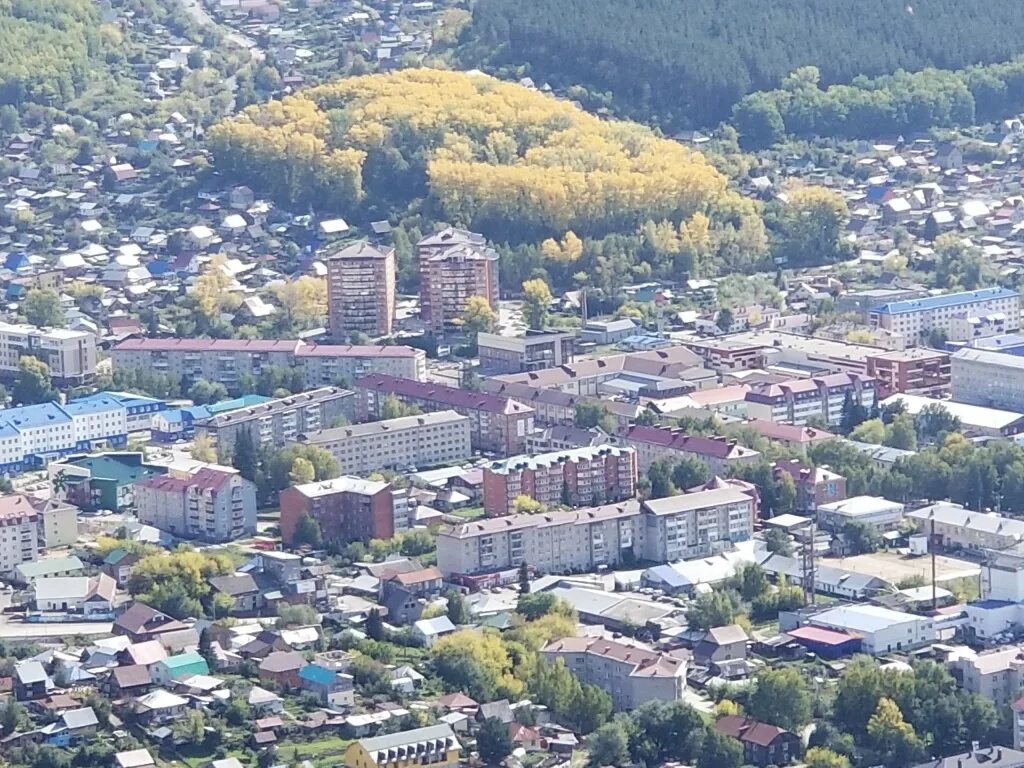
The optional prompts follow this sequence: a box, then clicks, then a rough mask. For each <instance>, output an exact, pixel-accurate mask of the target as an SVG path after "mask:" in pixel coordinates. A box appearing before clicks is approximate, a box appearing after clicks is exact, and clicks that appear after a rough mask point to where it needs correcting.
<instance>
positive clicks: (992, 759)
mask: <svg viewBox="0 0 1024 768" xmlns="http://www.w3.org/2000/svg"><path fill="white" fill-rule="evenodd" d="M1019 766H1024V752H1020V751H1018V750H1016V749H1010V748H1009V747H987V748H985V749H976V750H974V751H972V752H966V753H963V754H959V755H950V756H949V757H941V758H939V759H938V760H929V761H928V762H927V763H920V764H919V765H915V766H914V767H913V768H1019Z"/></svg>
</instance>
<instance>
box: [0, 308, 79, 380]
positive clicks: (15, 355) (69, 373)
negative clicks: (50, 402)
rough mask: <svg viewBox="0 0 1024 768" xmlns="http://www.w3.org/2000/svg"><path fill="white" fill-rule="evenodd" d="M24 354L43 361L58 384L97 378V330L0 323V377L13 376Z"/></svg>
mask: <svg viewBox="0 0 1024 768" xmlns="http://www.w3.org/2000/svg"><path fill="white" fill-rule="evenodd" d="M23 357H34V358H37V359H38V360H41V361H42V362H44V363H46V365H47V367H49V369H50V376H51V377H52V378H53V383H54V384H55V385H57V386H58V387H77V386H81V385H82V384H88V383H89V382H91V381H92V380H93V379H94V378H96V334H94V333H89V332H87V331H70V330H68V329H66V328H36V327H35V326H33V325H12V324H11V323H0V377H3V378H7V379H13V378H14V377H15V375H17V373H18V361H19V360H20V359H21V358H23Z"/></svg>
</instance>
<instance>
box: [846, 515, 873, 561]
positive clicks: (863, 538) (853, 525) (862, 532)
mask: <svg viewBox="0 0 1024 768" xmlns="http://www.w3.org/2000/svg"><path fill="white" fill-rule="evenodd" d="M843 538H845V539H846V544H847V546H848V547H849V548H850V552H852V553H853V554H855V555H860V554H867V553H871V552H877V551H878V548H879V547H880V546H882V535H881V534H880V533H879V532H878V529H877V528H876V527H875V526H873V525H872V524H871V523H865V522H864V521H862V520H852V521H850V522H849V523H847V524H846V525H844V526H843Z"/></svg>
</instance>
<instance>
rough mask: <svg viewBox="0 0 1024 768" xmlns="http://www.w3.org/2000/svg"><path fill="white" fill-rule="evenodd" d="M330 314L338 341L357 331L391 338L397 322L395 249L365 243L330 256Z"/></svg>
mask: <svg viewBox="0 0 1024 768" xmlns="http://www.w3.org/2000/svg"><path fill="white" fill-rule="evenodd" d="M327 314H328V317H329V319H330V330H331V336H333V337H334V338H336V339H341V338H344V337H345V336H348V335H349V334H350V333H352V332H354V331H360V332H362V333H365V334H367V335H369V336H388V335H390V334H391V331H392V329H393V327H394V320H395V249H394V248H385V249H380V248H377V247H376V246H373V245H370V243H367V242H365V241H363V242H359V243H355V244H353V245H349V246H347V247H345V248H342V249H341V250H339V251H336V252H334V253H332V254H331V255H330V256H328V257H327Z"/></svg>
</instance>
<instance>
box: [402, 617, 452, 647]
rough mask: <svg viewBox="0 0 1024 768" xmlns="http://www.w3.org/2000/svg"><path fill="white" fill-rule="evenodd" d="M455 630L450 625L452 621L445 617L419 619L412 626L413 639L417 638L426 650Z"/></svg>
mask: <svg viewBox="0 0 1024 768" xmlns="http://www.w3.org/2000/svg"><path fill="white" fill-rule="evenodd" d="M455 630H456V627H455V625H454V624H452V620H451V619H449V618H448V617H447V616H438V617H436V618H433V619H420V620H419V621H417V622H416V623H415V624H413V625H412V634H413V637H415V638H417V639H418V640H419V641H420V643H421V644H422V645H424V646H425V647H427V648H431V647H433V645H434V643H436V642H437V641H438V639H439V638H441V637H444V636H445V635H450V634H451V633H452V632H454V631H455Z"/></svg>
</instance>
